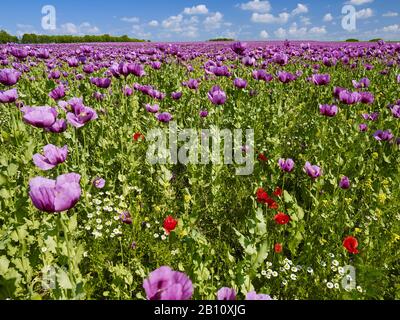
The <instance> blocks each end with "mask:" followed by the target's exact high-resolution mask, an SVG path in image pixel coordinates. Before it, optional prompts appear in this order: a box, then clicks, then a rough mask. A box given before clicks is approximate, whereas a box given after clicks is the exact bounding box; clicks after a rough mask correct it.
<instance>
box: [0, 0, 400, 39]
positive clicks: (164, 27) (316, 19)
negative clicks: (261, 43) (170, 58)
mask: <svg viewBox="0 0 400 320" xmlns="http://www.w3.org/2000/svg"><path fill="white" fill-rule="evenodd" d="M399 2H400V1H399V0H348V1H346V0H342V1H337V0H335V1H322V0H279V1H278V0H269V1H263V0H252V1H246V0H233V1H226V0H225V1H223V0H218V1H217V0H214V1H210V0H199V1H183V0H148V1H143V0H142V1H136V0H133V1H132V0H131V1H128V0H112V1H98V0H97V1H93V0H85V1H84V0H79V1H78V0H69V1H61V0H49V1H38V0H20V1H7V2H3V3H2V9H1V12H0V29H4V30H7V31H8V32H10V33H12V34H16V35H21V34H23V33H38V34H73V35H80V34H103V33H108V34H113V35H123V34H127V35H128V36H130V37H137V38H143V39H149V40H152V41H198V40H207V39H210V38H214V37H229V38H235V39H240V40H279V39H299V40H343V39H347V38H353V37H356V38H358V39H362V40H369V39H371V38H376V37H381V38H384V39H390V40H400V5H399V4H400V3H399ZM45 5H52V6H54V8H55V10H56V29H55V30H44V29H43V28H42V18H43V16H44V15H43V14H42V7H43V6H45ZM345 5H352V6H353V7H354V9H355V12H356V18H357V19H356V30H353V31H348V30H345V29H343V27H342V19H343V17H344V16H345V15H344V14H342V8H343V6H345Z"/></svg>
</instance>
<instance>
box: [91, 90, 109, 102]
mask: <svg viewBox="0 0 400 320" xmlns="http://www.w3.org/2000/svg"><path fill="white" fill-rule="evenodd" d="M105 97H106V95H105V94H103V93H100V92H94V93H93V98H95V99H96V100H97V101H103V100H104V99H105Z"/></svg>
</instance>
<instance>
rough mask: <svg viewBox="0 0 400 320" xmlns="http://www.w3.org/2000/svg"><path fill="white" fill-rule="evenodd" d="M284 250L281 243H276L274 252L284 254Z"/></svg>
mask: <svg viewBox="0 0 400 320" xmlns="http://www.w3.org/2000/svg"><path fill="white" fill-rule="evenodd" d="M282 249H283V246H282V244H281V243H276V244H275V246H274V250H275V252H276V253H281V252H282Z"/></svg>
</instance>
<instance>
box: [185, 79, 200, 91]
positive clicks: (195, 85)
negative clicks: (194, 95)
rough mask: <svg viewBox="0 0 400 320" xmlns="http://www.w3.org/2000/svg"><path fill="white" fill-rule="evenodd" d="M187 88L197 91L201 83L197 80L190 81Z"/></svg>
mask: <svg viewBox="0 0 400 320" xmlns="http://www.w3.org/2000/svg"><path fill="white" fill-rule="evenodd" d="M187 86H188V88H189V89H193V90H197V88H198V87H199V82H198V81H197V80H196V79H190V80H189V81H188V82H187Z"/></svg>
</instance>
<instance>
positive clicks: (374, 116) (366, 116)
mask: <svg viewBox="0 0 400 320" xmlns="http://www.w3.org/2000/svg"><path fill="white" fill-rule="evenodd" d="M361 116H362V117H363V119H364V120H369V121H377V120H378V118H379V112H373V113H371V114H368V113H363V114H362V115H361Z"/></svg>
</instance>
